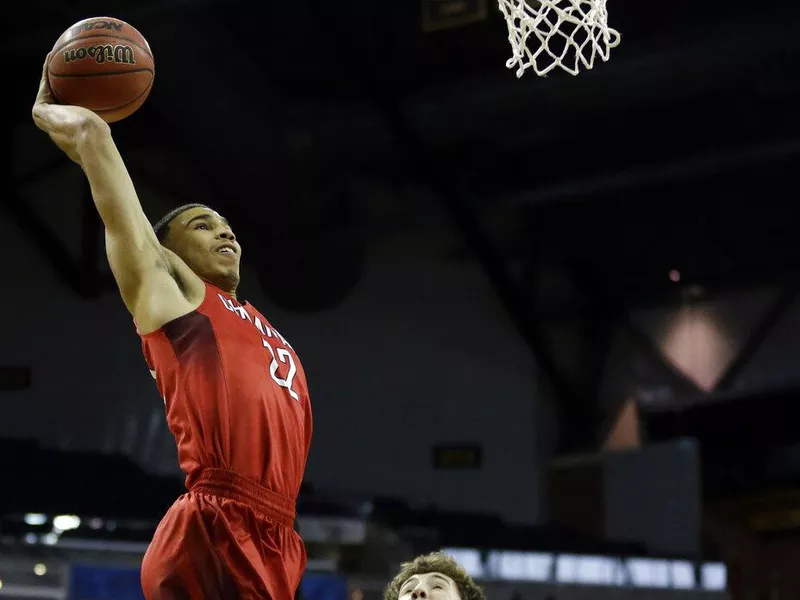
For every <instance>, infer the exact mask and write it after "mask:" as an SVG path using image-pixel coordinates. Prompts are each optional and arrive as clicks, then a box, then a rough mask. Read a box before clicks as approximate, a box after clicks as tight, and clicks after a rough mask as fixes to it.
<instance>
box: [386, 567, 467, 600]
mask: <svg viewBox="0 0 800 600" xmlns="http://www.w3.org/2000/svg"><path fill="white" fill-rule="evenodd" d="M399 600H461V594H460V593H459V591H458V586H457V585H456V582H455V581H453V580H452V579H451V578H450V577H448V576H447V575H443V574H442V573H423V574H421V575H414V576H413V577H409V578H408V579H407V580H406V581H405V582H404V583H403V585H402V586H400V598H399Z"/></svg>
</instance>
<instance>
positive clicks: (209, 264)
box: [167, 207, 242, 289]
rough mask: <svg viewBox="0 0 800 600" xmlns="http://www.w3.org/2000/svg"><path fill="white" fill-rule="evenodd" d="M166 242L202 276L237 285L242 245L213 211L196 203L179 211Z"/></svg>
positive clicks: (227, 286) (232, 287)
mask: <svg viewBox="0 0 800 600" xmlns="http://www.w3.org/2000/svg"><path fill="white" fill-rule="evenodd" d="M167 242H168V246H169V248H170V250H172V251H173V252H175V254H177V255H178V256H180V257H181V258H182V259H183V261H184V262H185V263H186V264H187V265H188V266H189V268H190V269H191V270H192V271H194V272H195V273H197V275H198V276H199V277H200V278H201V279H205V280H206V281H209V282H211V283H213V284H215V285H218V286H220V287H222V288H223V289H228V288H231V289H235V288H236V286H237V285H238V283H239V260H240V258H241V255H242V248H241V246H239V242H238V241H236V236H235V235H234V233H233V230H232V229H231V227H230V225H229V224H228V221H226V220H225V219H224V218H223V217H222V216H220V215H219V214H218V213H216V212H215V211H213V210H211V209H208V208H203V207H196V208H190V209H189V210H187V211H185V212H182V213H181V214H179V215H178V216H177V217H175V219H173V220H172V222H171V223H170V225H169V234H168V236H167Z"/></svg>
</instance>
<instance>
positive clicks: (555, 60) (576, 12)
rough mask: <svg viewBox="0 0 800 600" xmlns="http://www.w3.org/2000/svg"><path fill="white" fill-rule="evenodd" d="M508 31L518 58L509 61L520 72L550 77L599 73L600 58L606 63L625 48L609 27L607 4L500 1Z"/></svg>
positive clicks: (561, 0) (569, 0)
mask: <svg viewBox="0 0 800 600" xmlns="http://www.w3.org/2000/svg"><path fill="white" fill-rule="evenodd" d="M498 2H499V5H500V11H501V12H502V13H503V16H504V17H505V19H506V24H507V25H508V41H509V42H510V43H511V50H512V52H513V56H512V57H511V58H510V59H508V60H507V61H506V67H508V68H509V69H513V68H514V67H516V68H517V77H522V75H523V74H524V73H525V71H526V70H527V69H533V70H534V71H535V72H536V74H537V75H539V76H543V75H547V74H548V73H549V72H550V71H552V70H553V69H555V68H556V67H559V68H561V69H563V70H564V71H566V72H567V73H569V74H571V75H577V74H578V72H579V71H580V69H581V65H583V68H584V69H586V70H588V69H591V68H592V67H594V60H595V57H597V56H599V57H600V58H601V59H603V62H605V61H607V60H608V58H609V55H610V53H611V48H614V47H616V46H617V45H618V44H619V42H620V34H619V32H618V31H616V30H614V29H611V28H610V27H609V26H608V11H607V9H606V0H498Z"/></svg>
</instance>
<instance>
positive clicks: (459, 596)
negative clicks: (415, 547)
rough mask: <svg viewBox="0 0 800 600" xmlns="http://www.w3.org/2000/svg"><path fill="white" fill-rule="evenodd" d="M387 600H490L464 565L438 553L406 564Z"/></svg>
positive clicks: (389, 588) (395, 580)
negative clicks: (468, 573) (487, 599)
mask: <svg viewBox="0 0 800 600" xmlns="http://www.w3.org/2000/svg"><path fill="white" fill-rule="evenodd" d="M383 600H486V596H485V595H484V593H483V590H482V589H481V588H480V587H478V585H477V584H476V583H475V582H474V581H473V580H472V578H471V577H470V576H469V575H467V572H466V571H465V570H464V569H463V568H462V567H461V565H459V564H458V563H457V562H456V561H455V560H453V559H452V558H451V557H449V556H447V555H446V554H442V553H441V552H434V553H433V554H425V555H423V556H418V557H417V558H415V559H414V560H413V561H411V562H409V563H405V564H403V565H402V567H401V568H400V572H399V573H398V574H397V576H396V577H395V578H394V579H393V580H392V581H391V583H390V584H389V585H388V586H387V587H386V591H385V592H384V593H383Z"/></svg>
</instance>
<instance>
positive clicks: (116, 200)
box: [33, 61, 186, 327]
mask: <svg viewBox="0 0 800 600" xmlns="http://www.w3.org/2000/svg"><path fill="white" fill-rule="evenodd" d="M46 69H47V61H45V68H44V70H43V72H42V80H41V83H40V85H39V93H38V95H37V97H36V102H35V104H34V106H33V120H34V121H35V123H36V125H37V126H38V127H39V128H40V129H42V130H44V131H45V132H47V133H48V135H49V136H50V138H51V139H52V140H53V141H54V142H55V143H56V145H57V146H58V147H59V148H61V150H63V151H64V152H65V153H66V154H67V155H68V156H69V157H70V158H71V159H72V160H73V161H75V162H76V163H78V164H79V165H80V166H81V168H82V169H83V171H84V173H85V174H86V177H87V178H88V180H89V184H90V186H91V190H92V197H93V198H94V202H95V205H96V206H97V210H98V212H99V213H100V217H101V219H102V221H103V224H104V225H105V231H106V252H107V255H108V260H109V263H110V265H111V269H112V271H113V273H114V277H115V279H116V281H117V285H118V286H119V289H120V292H121V294H122V299H123V301H124V302H125V305H126V306H127V307H128V310H129V311H130V312H131V314H132V315H133V316H134V318H135V319H136V320H137V323H139V324H140V325H142V324H143V323H147V324H146V325H145V327H148V325H149V324H153V325H154V327H159V326H160V325H162V324H163V323H164V322H166V321H167V320H169V319H170V318H174V316H175V314H176V313H177V314H182V313H183V312H186V311H185V307H184V306H183V305H184V304H185V303H186V299H185V298H184V297H183V294H182V292H181V291H180V288H179V287H178V285H177V283H176V282H175V280H174V279H173V277H172V275H171V270H172V265H171V260H170V259H171V256H168V254H167V251H165V250H164V249H163V248H162V246H161V244H160V243H159V241H158V239H157V237H156V235H155V233H154V232H153V228H152V226H151V225H150V222H149V221H148V220H147V217H146V215H145V214H144V211H143V210H142V206H141V204H140V202H139V198H138V196H137V195H136V190H135V189H134V186H133V182H132V181H131V178H130V175H129V174H128V170H127V168H126V167H125V163H124V162H123V160H122V157H121V156H120V153H119V151H118V150H117V147H116V145H115V144H114V140H113V139H112V137H111V131H110V128H109V126H108V125H107V124H106V123H105V121H103V120H102V119H101V118H100V117H99V116H98V115H96V114H95V113H93V112H92V111H90V110H87V109H85V108H81V107H77V106H63V105H58V104H54V103H53V98H52V93H51V91H50V89H49V86H48V83H47V72H46ZM154 296H155V297H154Z"/></svg>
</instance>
